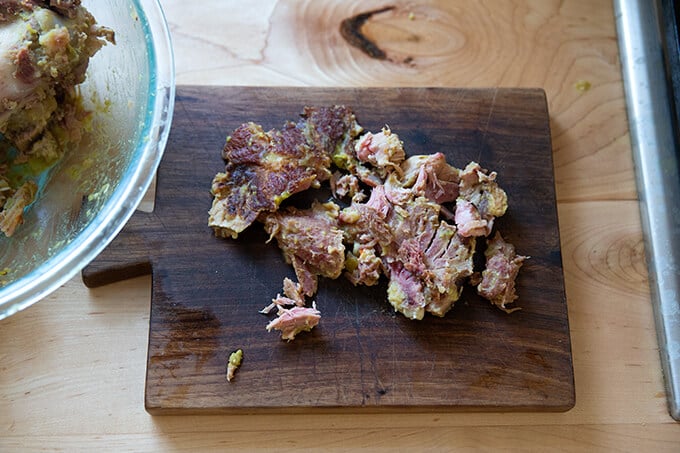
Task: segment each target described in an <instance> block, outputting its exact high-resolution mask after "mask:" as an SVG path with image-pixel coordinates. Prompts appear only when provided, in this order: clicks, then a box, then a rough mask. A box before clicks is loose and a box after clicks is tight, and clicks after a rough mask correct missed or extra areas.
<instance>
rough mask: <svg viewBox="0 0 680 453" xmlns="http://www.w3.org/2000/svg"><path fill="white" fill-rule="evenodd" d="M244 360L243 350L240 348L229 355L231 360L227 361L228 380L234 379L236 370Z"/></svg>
mask: <svg viewBox="0 0 680 453" xmlns="http://www.w3.org/2000/svg"><path fill="white" fill-rule="evenodd" d="M242 360H243V350H242V349H238V350H236V351H234V352H232V353H231V355H230V356H229V362H227V381H230V382H231V380H232V379H234V375H235V374H236V370H237V369H238V367H240V366H241V361H242Z"/></svg>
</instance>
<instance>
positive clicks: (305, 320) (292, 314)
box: [267, 305, 321, 341]
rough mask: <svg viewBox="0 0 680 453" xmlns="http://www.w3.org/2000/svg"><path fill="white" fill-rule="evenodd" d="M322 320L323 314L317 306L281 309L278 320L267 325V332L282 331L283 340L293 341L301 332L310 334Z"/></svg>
mask: <svg viewBox="0 0 680 453" xmlns="http://www.w3.org/2000/svg"><path fill="white" fill-rule="evenodd" d="M319 319H321V312H320V311H319V310H317V309H316V305H313V306H312V307H311V308H309V307H293V308H291V309H286V308H282V307H280V308H279V313H278V316H277V317H276V318H274V319H273V320H272V321H270V322H269V324H267V330H268V331H271V330H272V329H275V330H280V331H281V339H282V340H288V341H290V340H293V339H294V338H295V335H297V334H299V333H300V332H309V331H310V330H312V328H314V327H315V326H316V325H317V324H318V323H319Z"/></svg>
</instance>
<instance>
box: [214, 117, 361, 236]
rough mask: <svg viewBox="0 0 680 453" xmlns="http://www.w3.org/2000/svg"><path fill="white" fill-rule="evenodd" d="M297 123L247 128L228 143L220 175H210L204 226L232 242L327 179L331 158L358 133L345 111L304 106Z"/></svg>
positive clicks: (233, 135)
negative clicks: (210, 200)
mask: <svg viewBox="0 0 680 453" xmlns="http://www.w3.org/2000/svg"><path fill="white" fill-rule="evenodd" d="M301 116H302V119H301V120H300V121H299V122H298V123H287V124H285V125H284V127H283V128H282V129H280V130H271V131H269V132H264V130H263V129H262V127H261V126H259V125H256V124H254V123H246V124H243V125H242V126H240V127H239V128H237V129H236V130H235V131H234V132H233V133H232V134H231V135H230V136H229V137H228V138H227V143H226V145H225V146H224V150H223V152H222V157H223V158H224V159H225V160H226V161H227V165H226V168H225V171H224V173H219V174H217V175H216V176H215V178H214V180H213V185H212V193H213V195H214V200H213V206H212V208H211V210H210V213H209V215H210V217H209V221H208V224H209V225H210V226H211V227H212V228H213V229H214V230H215V233H216V234H217V235H219V236H224V237H227V236H231V237H233V238H236V237H237V236H238V234H239V233H240V232H242V231H243V230H244V229H246V228H247V227H248V226H249V225H251V224H252V223H253V222H254V221H255V219H256V218H257V216H258V215H260V213H263V212H274V211H276V209H278V207H279V205H280V204H281V202H282V201H283V200H285V199H286V198H288V197H290V196H291V195H293V194H295V193H297V192H300V191H303V190H306V189H308V188H310V187H318V186H319V184H320V183H321V182H322V181H325V180H327V179H329V178H330V176H331V173H330V166H331V157H332V154H333V153H334V152H335V151H336V148H337V147H339V146H343V143H345V142H347V143H351V140H352V139H353V138H354V137H355V136H356V135H357V134H358V132H359V131H360V126H359V125H358V124H357V123H356V119H355V117H354V114H353V113H352V112H351V111H350V110H349V109H348V108H346V107H344V106H334V107H330V108H318V109H316V108H311V107H307V108H305V109H304V110H303V112H302V115H301Z"/></svg>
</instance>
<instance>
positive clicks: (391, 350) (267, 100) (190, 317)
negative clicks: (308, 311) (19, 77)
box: [83, 87, 574, 413]
mask: <svg viewBox="0 0 680 453" xmlns="http://www.w3.org/2000/svg"><path fill="white" fill-rule="evenodd" d="M336 103H337V104H346V105H350V106H352V108H353V109H354V111H355V112H356V114H357V115H358V120H359V122H360V124H362V125H363V126H364V127H365V128H366V129H367V130H373V131H375V130H379V129H380V128H381V127H382V125H383V124H384V123H385V122H388V123H389V124H390V125H391V127H392V129H393V131H394V132H396V133H398V134H399V135H400V138H401V139H402V140H403V141H404V146H405V149H406V150H407V152H408V150H410V154H419V153H430V152H435V151H441V152H443V153H445V154H446V155H447V160H448V161H449V162H451V163H454V164H456V165H458V166H459V167H462V166H464V165H465V164H466V163H467V162H469V161H471V160H475V161H478V162H480V163H482V165H484V166H486V167H490V168H493V169H494V170H496V171H498V172H499V174H500V175H501V181H502V186H503V187H504V188H505V190H506V191H507V192H508V193H509V204H510V206H511V208H510V211H509V212H508V213H507V214H506V216H504V217H503V218H501V219H499V221H498V223H497V226H498V228H499V230H500V231H502V232H503V234H504V236H505V237H506V239H508V240H510V241H511V242H513V243H514V244H515V245H516V247H517V248H518V250H520V251H521V253H524V254H527V255H530V256H531V259H530V260H529V262H528V263H527V264H526V265H525V267H524V268H523V270H522V275H521V277H520V279H519V280H518V292H519V294H521V296H520V297H522V301H523V302H522V306H523V311H522V312H521V313H518V314H516V315H514V316H507V315H506V314H505V313H502V312H500V311H497V310H495V309H494V308H492V307H491V306H490V305H489V304H488V303H487V302H485V301H483V300H481V299H480V298H478V297H477V296H476V295H474V294H472V293H471V292H468V293H466V295H465V296H464V298H463V300H461V301H460V302H459V303H458V304H457V305H456V309H455V310H454V311H453V312H452V313H451V314H450V315H449V316H447V317H445V318H443V319H441V318H433V317H428V318H427V319H426V321H424V322H412V321H409V320H407V319H405V318H403V317H401V316H395V314H394V313H393V312H392V310H391V308H390V307H389V305H386V303H385V297H386V296H385V294H386V287H385V284H384V283H383V284H381V285H379V286H377V287H372V288H365V287H361V288H353V287H352V285H351V284H350V283H349V282H347V281H345V280H344V279H341V280H339V281H333V282H322V284H321V286H320V290H319V293H318V294H317V297H316V301H317V304H318V305H319V307H320V308H321V310H322V312H323V313H326V314H325V315H324V318H323V322H322V326H320V327H319V328H317V329H315V330H314V331H313V333H312V334H310V335H304V336H303V337H304V338H300V339H299V340H297V341H295V342H293V343H291V344H286V343H282V342H281V341H280V340H278V339H277V336H276V335H267V334H266V333H265V332H264V330H263V325H264V324H265V320H266V318H264V317H263V316H262V315H260V314H258V313H257V311H258V310H259V309H260V308H261V307H262V306H264V305H266V304H267V303H268V301H269V300H270V299H271V298H272V297H274V296H275V294H276V293H277V292H279V291H280V288H281V281H282V280H283V277H284V276H287V275H290V274H291V269H290V268H289V267H288V266H287V265H286V264H285V262H284V261H283V259H282V257H281V253H280V251H279V250H278V249H277V248H276V247H274V246H273V244H267V243H266V239H267V238H266V234H265V233H264V231H262V229H261V228H255V226H254V227H253V228H251V229H249V230H248V231H247V232H245V233H244V234H242V235H241V237H240V238H239V240H238V241H231V240H224V239H221V238H216V237H214V235H213V234H212V232H211V231H210V229H209V228H207V226H206V217H205V215H206V214H205V213H206V212H207V210H208V208H209V205H210V197H209V196H208V192H207V190H208V187H209V181H210V180H211V179H212V176H213V175H214V173H217V172H218V171H222V169H223V162H222V159H221V153H220V151H221V148H222V145H223V142H224V137H225V136H226V135H227V134H229V133H230V132H231V130H233V129H234V128H236V127H237V126H238V125H240V124H241V123H242V122H245V121H255V122H256V123H258V124H262V125H263V127H264V128H265V129H269V128H271V127H275V125H283V123H284V121H286V119H291V118H295V116H296V112H299V111H301V109H302V107H303V106H304V105H331V104H336ZM177 107H178V114H177V115H176V116H175V120H174V124H173V129H172V133H171V138H170V140H169V144H168V148H167V151H166V155H165V156H164V159H163V161H162V164H161V167H160V169H159V174H158V186H157V194H156V207H155V210H154V212H153V213H151V214H137V215H136V217H135V218H134V219H133V220H132V221H131V222H130V224H129V225H128V226H127V227H126V229H125V230H124V231H123V233H122V234H121V235H120V236H119V238H118V239H117V241H115V242H114V243H113V244H112V245H111V246H109V248H108V250H107V251H106V252H104V253H102V255H101V256H100V257H99V258H98V259H96V260H95V261H94V262H92V263H91V264H90V265H89V266H88V267H87V268H86V269H85V270H84V271H83V279H84V281H85V282H86V283H87V284H90V285H96V284H100V283H106V282H110V281H113V280H118V279H119V278H121V277H124V276H125V274H126V272H129V273H131V274H132V275H138V274H139V273H140V272H144V271H149V270H151V271H152V275H153V293H152V298H151V332H150V342H149V360H148V365H147V366H148V371H147V386H146V404H147V408H148V409H149V410H150V411H152V412H153V413H161V412H163V413H166V412H181V411H226V410H236V409H244V408H248V409H251V410H254V409H262V408H279V409H284V408H285V409H293V408H298V409H299V408H307V409H310V408H338V407H344V408H348V407H352V408H367V407H368V408H375V409H379V408H390V407H391V408H396V407H407V406H408V407H417V408H420V409H429V408H433V407H440V408H442V407H449V408H458V409H470V408H475V409H491V408H496V409H497V408H503V409H505V410H511V409H524V410H527V409H530V410H540V409H547V410H565V409H568V408H570V407H571V406H572V405H573V397H574V395H573V393H574V390H573V371H572V368H571V352H570V342H569V335H568V322H567V318H566V306H565V300H564V285H563V280H562V267H561V256H560V251H559V234H558V229H557V216H556V215H557V213H556V206H555V194H554V182H553V172H552V162H551V150H550V130H549V124H548V113H547V110H546V103H545V97H544V94H543V92H542V91H541V90H511V89H505V90H454V89H363V90H359V89H311V88H306V89H291V88H269V89H266V88H240V89H239V88H219V87H195V88H193V87H180V88H179V89H178V99H177ZM384 112H390V113H389V117H387V116H386V114H385V113H384ZM320 196H324V195H323V194H321V195H320ZM459 306H460V307H461V308H458V307H459ZM238 348H242V349H243V350H244V354H245V357H246V359H245V362H244V365H243V366H242V367H241V369H240V370H239V374H238V379H236V380H235V381H232V382H231V383H227V382H226V381H225V379H224V368H225V363H226V359H227V357H228V355H229V353H230V352H231V351H233V350H235V349H238Z"/></svg>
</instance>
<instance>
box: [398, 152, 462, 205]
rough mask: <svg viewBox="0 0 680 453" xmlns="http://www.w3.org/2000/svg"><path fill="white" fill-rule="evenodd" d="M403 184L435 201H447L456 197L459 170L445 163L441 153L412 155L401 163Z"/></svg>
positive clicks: (444, 157)
mask: <svg viewBox="0 0 680 453" xmlns="http://www.w3.org/2000/svg"><path fill="white" fill-rule="evenodd" d="M401 168H402V170H403V172H404V178H403V186H404V187H411V188H412V189H413V191H414V192H415V193H416V194H417V195H422V196H424V197H426V198H427V199H428V200H432V201H434V202H435V203H439V204H441V203H448V202H450V201H454V200H455V199H456V198H458V193H459V188H458V185H459V182H460V170H459V169H457V168H455V167H453V166H451V165H449V164H448V163H446V156H444V155H443V154H442V153H435V154H429V155H424V156H412V157H409V158H408V159H406V161H405V162H404V163H403V164H402V165H401Z"/></svg>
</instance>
